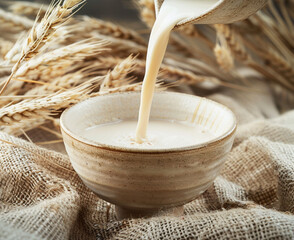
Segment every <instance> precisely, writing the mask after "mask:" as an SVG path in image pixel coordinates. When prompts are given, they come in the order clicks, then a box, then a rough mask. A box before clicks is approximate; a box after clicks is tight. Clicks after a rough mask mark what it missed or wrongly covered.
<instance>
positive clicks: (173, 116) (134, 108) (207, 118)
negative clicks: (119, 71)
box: [61, 92, 236, 152]
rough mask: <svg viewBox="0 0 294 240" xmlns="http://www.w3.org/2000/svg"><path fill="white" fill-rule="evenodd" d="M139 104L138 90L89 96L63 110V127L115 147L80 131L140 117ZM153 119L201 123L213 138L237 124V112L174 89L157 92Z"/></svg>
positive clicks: (75, 134)
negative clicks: (234, 112)
mask: <svg viewBox="0 0 294 240" xmlns="http://www.w3.org/2000/svg"><path fill="white" fill-rule="evenodd" d="M139 106H140V93H139V92H129V93H118V94H109V95H105V96H98V97H94V98H90V99H88V100H86V101H83V102H80V103H78V104H76V105H74V106H73V107H71V108H69V109H67V110H66V111H64V112H63V114H62V116H61V127H62V129H63V131H65V132H66V133H67V134H69V135H70V136H72V137H74V138H76V139H78V140H79V141H82V142H85V143H87V144H90V145H95V146H103V147H109V148H114V149H116V148H118V147H114V146H109V145H104V144H101V143H98V142H95V141H93V140H90V139H85V138H83V137H82V134H81V133H82V132H83V131H84V130H85V129H86V128H89V127H92V126H94V125H99V124H105V123H109V122H114V121H117V120H137V118H138V112H139ZM150 119H156V120H175V121H179V122H187V123H190V124H192V125H193V124H195V125H196V124H198V125H201V126H203V127H205V128H206V129H209V130H210V131H211V132H212V133H213V134H214V135H215V139H213V140H212V141H211V142H214V141H217V140H219V139H221V138H224V137H226V136H227V135H229V134H230V133H231V132H232V131H234V129H235V127H236V119H235V116H234V114H233V113H232V111H231V110H229V109H228V108H227V107H225V106H223V105H221V104H219V103H216V102H214V101H211V100H209V99H206V98H201V97H197V96H192V95H188V94H182V93H173V92H159V93H155V95H154V98H153V103H152V108H151V114H150ZM208 143H209V142H206V143H205V144H208ZM205 144H204V145H205ZM201 146H203V144H201ZM201 146H200V145H199V144H198V145H195V146H189V147H188V148H190V149H194V148H197V147H201ZM128 150H134V151H136V149H131V148H129V149H128ZM174 150H179V149H174ZM182 150H186V149H182ZM143 151H144V150H143ZM145 151H147V152H149V151H151V152H153V151H156V150H154V149H153V150H152V149H145ZM157 151H158V149H157Z"/></svg>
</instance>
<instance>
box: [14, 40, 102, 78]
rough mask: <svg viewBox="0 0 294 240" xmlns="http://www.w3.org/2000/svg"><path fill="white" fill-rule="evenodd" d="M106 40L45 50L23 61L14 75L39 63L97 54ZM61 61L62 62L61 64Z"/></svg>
mask: <svg viewBox="0 0 294 240" xmlns="http://www.w3.org/2000/svg"><path fill="white" fill-rule="evenodd" d="M106 45H107V42H106V41H99V42H89V41H81V42H77V43H74V44H70V45H68V46H65V47H61V48H58V49H56V50H54V51H51V52H47V53H45V54H42V55H40V56H38V57H36V58H33V59H30V60H29V61H27V62H26V63H24V64H23V65H22V66H21V67H20V68H19V69H18V70H17V71H16V72H15V74H14V76H15V77H19V76H24V75H25V74H26V73H27V72H28V71H30V70H32V69H36V68H38V66H40V65H48V64H50V63H53V64H54V65H57V64H58V61H61V62H63V63H64V61H65V60H68V61H75V60H80V61H82V60H83V59H84V58H85V57H90V56H93V55H98V54H99V53H100V52H101V51H105V50H106V48H105V46H106ZM63 63H62V64H63Z"/></svg>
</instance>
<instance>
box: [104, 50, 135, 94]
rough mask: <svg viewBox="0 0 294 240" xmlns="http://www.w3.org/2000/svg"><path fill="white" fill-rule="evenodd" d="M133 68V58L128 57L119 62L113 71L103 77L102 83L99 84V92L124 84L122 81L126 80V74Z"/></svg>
mask: <svg viewBox="0 0 294 240" xmlns="http://www.w3.org/2000/svg"><path fill="white" fill-rule="evenodd" d="M133 68H134V58H133V56H129V57H128V58H126V59H124V60H122V61H121V62H119V63H118V64H117V65H116V66H115V67H114V68H113V70H111V71H109V73H108V74H107V75H106V76H105V77H104V80H103V82H102V83H101V86H100V90H99V91H101V92H103V91H105V90H106V89H110V88H116V87H120V86H122V85H123V83H125V82H124V81H123V80H124V79H125V78H126V76H127V74H128V73H130V72H131V71H132V70H133Z"/></svg>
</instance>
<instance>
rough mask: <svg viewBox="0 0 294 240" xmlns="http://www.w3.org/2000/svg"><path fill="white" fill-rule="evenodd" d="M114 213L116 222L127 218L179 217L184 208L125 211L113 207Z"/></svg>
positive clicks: (121, 208) (124, 209)
mask: <svg viewBox="0 0 294 240" xmlns="http://www.w3.org/2000/svg"><path fill="white" fill-rule="evenodd" d="M115 213H116V217H117V219H118V220H123V219H128V218H146V217H153V216H159V215H161V216H162V215H164V216H174V217H179V216H182V215H184V206H178V207H173V208H161V209H148V210H144V209H139V210H138V209H127V208H123V207H120V206H117V205H115Z"/></svg>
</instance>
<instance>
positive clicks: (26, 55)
mask: <svg viewBox="0 0 294 240" xmlns="http://www.w3.org/2000/svg"><path fill="white" fill-rule="evenodd" d="M83 2H84V0H65V1H63V3H61V1H58V2H57V4H56V7H50V8H49V9H48V10H47V12H46V14H45V16H44V18H43V19H42V20H41V22H40V23H39V24H37V23H36V22H35V24H34V26H33V28H32V30H31V31H30V34H29V36H28V37H27V39H26V41H25V42H24V44H23V45H22V52H21V54H20V57H19V59H18V60H17V62H16V64H15V65H14V67H13V68H12V71H11V75H10V77H9V78H8V79H7V81H6V83H5V84H4V86H3V87H2V89H1V91H0V95H1V94H2V93H3V91H4V89H5V88H6V86H7V85H8V83H9V82H10V80H11V79H12V77H13V75H14V73H15V72H16V71H17V69H18V68H19V65H20V63H21V62H22V61H23V60H27V59H30V58H32V57H33V56H35V55H36V54H37V53H38V52H39V51H40V49H41V48H42V47H43V46H44V45H45V44H46V42H47V41H48V39H49V38H50V37H51V36H52V35H53V33H54V32H55V31H56V28H57V27H58V26H60V25H61V24H63V23H65V22H66V21H67V20H68V19H69V18H70V17H71V15H72V14H73V13H74V11H75V9H77V8H78V7H79V6H80V4H82V3H83ZM37 19H38V17H37Z"/></svg>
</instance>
